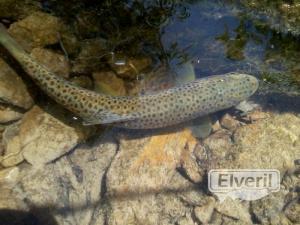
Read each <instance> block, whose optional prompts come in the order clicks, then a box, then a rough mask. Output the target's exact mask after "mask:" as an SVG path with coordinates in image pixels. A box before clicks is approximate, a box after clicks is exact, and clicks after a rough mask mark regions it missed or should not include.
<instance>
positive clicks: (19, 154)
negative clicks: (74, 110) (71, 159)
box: [1, 106, 91, 167]
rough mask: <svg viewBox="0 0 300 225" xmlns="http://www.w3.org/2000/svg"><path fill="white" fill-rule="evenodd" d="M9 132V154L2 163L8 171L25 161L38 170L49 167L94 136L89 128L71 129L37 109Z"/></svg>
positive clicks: (6, 136) (7, 138) (7, 133)
mask: <svg viewBox="0 0 300 225" xmlns="http://www.w3.org/2000/svg"><path fill="white" fill-rule="evenodd" d="M7 129H8V130H7V131H6V134H5V144H6V154H5V155H4V156H3V157H2V160H1V164H2V165H3V166H5V167H8V166H13V165H16V164H18V163H20V162H22V161H23V159H25V160H26V161H27V162H29V163H30V164H32V165H34V166H41V165H44V164H46V163H49V162H51V161H53V160H54V159H56V158H58V157H60V156H62V155H64V154H66V153H67V152H69V151H70V150H72V149H73V148H74V147H75V146H76V145H78V143H80V142H82V141H83V140H85V139H86V138H87V136H88V135H89V134H90V132H91V130H90V128H89V127H81V126H77V127H76V126H72V125H67V124H65V123H63V122H62V121H60V120H58V119H56V118H55V117H54V116H52V115H50V114H48V113H46V112H44V111H43V110H42V109H40V108H39V107H37V106H35V107H33V108H32V109H31V110H30V111H29V112H27V113H26V114H25V115H24V117H23V118H22V120H21V121H20V123H19V124H18V125H17V126H16V125H13V127H9V128H7Z"/></svg>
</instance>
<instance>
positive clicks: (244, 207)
mask: <svg viewBox="0 0 300 225" xmlns="http://www.w3.org/2000/svg"><path fill="white" fill-rule="evenodd" d="M215 209H216V210H217V211H218V212H219V213H221V214H223V215H226V217H231V218H234V219H236V220H238V221H239V222H240V223H243V224H251V223H252V220H251V215H250V213H249V202H240V201H237V200H233V199H231V198H226V200H225V201H224V202H221V203H220V202H218V203H217V204H216V206H215Z"/></svg>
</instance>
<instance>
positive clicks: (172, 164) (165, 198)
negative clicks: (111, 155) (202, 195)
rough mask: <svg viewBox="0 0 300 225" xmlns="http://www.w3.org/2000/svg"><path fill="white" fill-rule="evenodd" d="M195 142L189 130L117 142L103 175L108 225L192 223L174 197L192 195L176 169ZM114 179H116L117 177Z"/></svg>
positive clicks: (183, 205)
mask: <svg viewBox="0 0 300 225" xmlns="http://www.w3.org/2000/svg"><path fill="white" fill-rule="evenodd" d="M196 143H197V141H196V139H195V138H193V136H192V134H191V132H190V131H189V130H183V131H177V132H173V133H164V134H154V135H152V136H151V137H144V138H138V139H135V138H130V139H125V138H124V139H121V142H120V147H119V151H118V153H117V155H116V157H115V159H114V160H113V162H112V164H111V167H110V168H109V171H108V173H107V195H108V199H109V201H110V203H111V204H110V206H111V208H110V215H109V217H108V224H170V221H172V224H174V223H177V222H178V223H179V222H180V221H192V220H191V218H190V217H191V215H190V213H189V212H190V209H189V207H188V206H187V205H186V204H184V203H183V202H182V201H181V200H180V198H178V194H183V193H184V194H186V193H189V192H191V191H196V188H197V187H196V186H194V185H193V184H191V183H190V182H188V181H187V180H186V179H184V178H183V177H182V176H181V175H180V174H179V173H178V172H177V171H176V168H177V167H178V165H179V164H180V162H181V161H182V160H184V157H183V155H184V154H189V153H188V152H190V153H191V152H192V151H193V148H194V147H195V145H196ZM117 175H118V176H117Z"/></svg>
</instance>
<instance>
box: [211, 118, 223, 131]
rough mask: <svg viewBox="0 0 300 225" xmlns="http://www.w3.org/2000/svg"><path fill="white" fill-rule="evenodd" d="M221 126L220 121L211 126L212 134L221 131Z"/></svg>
mask: <svg viewBox="0 0 300 225" xmlns="http://www.w3.org/2000/svg"><path fill="white" fill-rule="evenodd" d="M221 128H222V127H221V124H220V122H219V120H216V121H215V122H214V123H213V124H212V126H211V129H212V132H216V131H218V130H221Z"/></svg>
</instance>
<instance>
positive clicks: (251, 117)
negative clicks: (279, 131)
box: [243, 111, 270, 122]
mask: <svg viewBox="0 0 300 225" xmlns="http://www.w3.org/2000/svg"><path fill="white" fill-rule="evenodd" d="M268 117H270V114H269V113H266V112H262V111H253V112H251V113H249V114H248V115H246V117H245V118H243V119H246V120H248V121H250V122H255V121H257V120H262V119H266V118H268Z"/></svg>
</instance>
